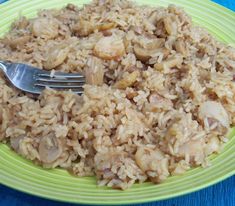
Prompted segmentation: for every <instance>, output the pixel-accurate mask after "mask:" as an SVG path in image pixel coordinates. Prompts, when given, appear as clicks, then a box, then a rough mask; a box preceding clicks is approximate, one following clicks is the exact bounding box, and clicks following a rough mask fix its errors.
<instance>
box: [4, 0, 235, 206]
mask: <svg viewBox="0 0 235 206" xmlns="http://www.w3.org/2000/svg"><path fill="white" fill-rule="evenodd" d="M5 1H6V0H0V3H3V2H5ZM19 1H20V0H19ZM214 2H216V3H218V4H221V5H223V6H225V7H227V8H229V9H231V10H233V11H235V0H214ZM234 29H235V28H234ZM37 205H40V206H41V205H42V206H74V204H66V203H60V202H56V201H51V200H46V199H42V198H38V197H34V196H31V195H28V194H24V193H22V192H18V191H16V190H13V189H10V188H8V187H5V186H3V185H0V206H37ZM138 206H235V176H233V177H230V178H229V179H227V180H225V181H223V182H220V183H218V184H216V185H214V186H211V187H209V188H206V189H203V190H201V191H198V192H194V193H191V194H188V195H184V196H181V197H177V198H173V199H170V200H164V201H159V202H152V203H146V204H139V205H138Z"/></svg>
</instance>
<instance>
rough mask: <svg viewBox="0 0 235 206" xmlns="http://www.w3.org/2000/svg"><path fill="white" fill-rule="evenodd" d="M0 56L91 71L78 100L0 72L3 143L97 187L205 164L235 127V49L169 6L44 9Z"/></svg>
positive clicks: (22, 23)
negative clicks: (25, 86) (16, 82)
mask: <svg viewBox="0 0 235 206" xmlns="http://www.w3.org/2000/svg"><path fill="white" fill-rule="evenodd" d="M0 59H2V60H9V61H12V62H24V63H27V64H31V65H34V66H37V67H39V68H42V69H46V70H51V71H52V76H53V73H54V72H55V71H64V72H82V73H83V74H84V75H86V80H87V84H86V85H85V86H84V94H83V95H82V96H78V95H76V94H75V93H73V92H71V91H54V90H51V89H46V90H45V91H44V92H43V93H42V94H41V95H40V96H39V97H38V98H37V97H36V98H35V97H32V96H30V95H29V94H25V93H23V92H21V91H18V90H16V89H14V88H13V86H12V85H11V84H9V83H8V82H7V81H6V80H5V78H4V76H3V75H1V76H0V126H1V127H0V140H1V141H2V142H5V143H9V144H10V145H11V147H12V148H13V149H14V150H15V151H16V152H17V153H19V154H20V155H22V156H24V157H25V158H27V159H30V160H33V161H34V162H35V163H37V164H40V165H42V166H43V167H46V168H53V167H61V168H66V169H67V170H69V171H70V172H72V173H73V174H75V175H78V176H90V175H96V176H97V178H98V184H99V185H107V186H109V187H113V188H121V189H126V188H128V187H130V186H131V185H132V184H133V183H135V182H144V181H147V180H150V181H152V182H154V183H159V182H161V181H163V180H165V179H166V178H167V177H169V176H171V175H176V174H182V173H184V172H185V171H187V170H188V169H190V168H192V167H196V166H200V165H202V166H208V161H207V157H208V156H209V155H210V154H212V153H217V152H219V151H220V150H221V149H222V146H223V142H224V141H226V134H227V132H228V130H229V128H230V127H232V125H234V124H235V84H234V82H233V78H234V77H233V74H235V50H234V49H233V48H231V47H228V46H226V45H224V44H222V43H220V42H218V41H217V40H216V39H214V38H213V37H212V36H211V35H210V34H208V33H207V32H206V31H205V30H204V29H202V28H199V27H194V26H192V22H191V19H190V17H189V16H188V15H187V14H186V13H185V12H184V11H183V10H182V9H180V8H178V7H175V6H173V5H170V6H169V7H168V8H152V7H148V6H137V5H135V4H134V3H132V2H129V1H126V0H106V1H104V0H96V1H93V2H92V3H90V4H88V5H84V7H83V8H77V7H76V6H74V5H72V4H69V5H68V6H66V7H65V8H63V9H61V10H43V11H40V12H39V14H38V17H36V18H34V19H26V18H24V17H21V18H20V19H19V20H18V21H16V22H15V23H13V25H12V28H11V30H10V31H9V33H8V34H6V35H5V36H4V37H3V38H2V39H0Z"/></svg>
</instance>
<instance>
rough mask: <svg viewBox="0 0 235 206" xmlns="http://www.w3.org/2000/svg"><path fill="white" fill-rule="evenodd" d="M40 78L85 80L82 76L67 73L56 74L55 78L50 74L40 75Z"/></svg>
mask: <svg viewBox="0 0 235 206" xmlns="http://www.w3.org/2000/svg"><path fill="white" fill-rule="evenodd" d="M38 76H39V77H48V78H58V79H80V78H82V79H84V78H85V77H84V76H83V75H81V74H67V73H55V74H54V75H53V76H52V75H51V74H49V73H47V74H46V73H41V74H40V73H39V74H38Z"/></svg>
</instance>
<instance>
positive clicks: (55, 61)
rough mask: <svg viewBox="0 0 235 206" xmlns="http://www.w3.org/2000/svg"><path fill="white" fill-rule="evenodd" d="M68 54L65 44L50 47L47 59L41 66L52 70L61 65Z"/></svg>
mask: <svg viewBox="0 0 235 206" xmlns="http://www.w3.org/2000/svg"><path fill="white" fill-rule="evenodd" d="M68 53H69V47H68V46H67V45H65V44H58V45H55V46H53V47H51V48H50V49H49V51H48V54H47V59H46V61H45V62H44V63H43V66H44V68H45V69H47V70H51V69H54V68H55V67H57V66H59V65H60V64H62V63H63V62H64V61H65V59H66V58H67V56H68Z"/></svg>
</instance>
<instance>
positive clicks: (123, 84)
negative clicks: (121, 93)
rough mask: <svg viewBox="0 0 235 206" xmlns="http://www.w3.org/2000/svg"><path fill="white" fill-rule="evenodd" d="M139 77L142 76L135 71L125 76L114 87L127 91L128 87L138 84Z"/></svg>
mask: <svg viewBox="0 0 235 206" xmlns="http://www.w3.org/2000/svg"><path fill="white" fill-rule="evenodd" d="M139 76H140V71H138V70H136V71H133V72H132V73H130V74H127V75H126V76H124V77H123V78H122V79H121V80H119V81H117V82H116V83H115V84H114V87H115V88H117V89H126V88H127V87H130V86H132V85H133V84H134V83H135V82H136V80H137V78H138V77H139Z"/></svg>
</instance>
